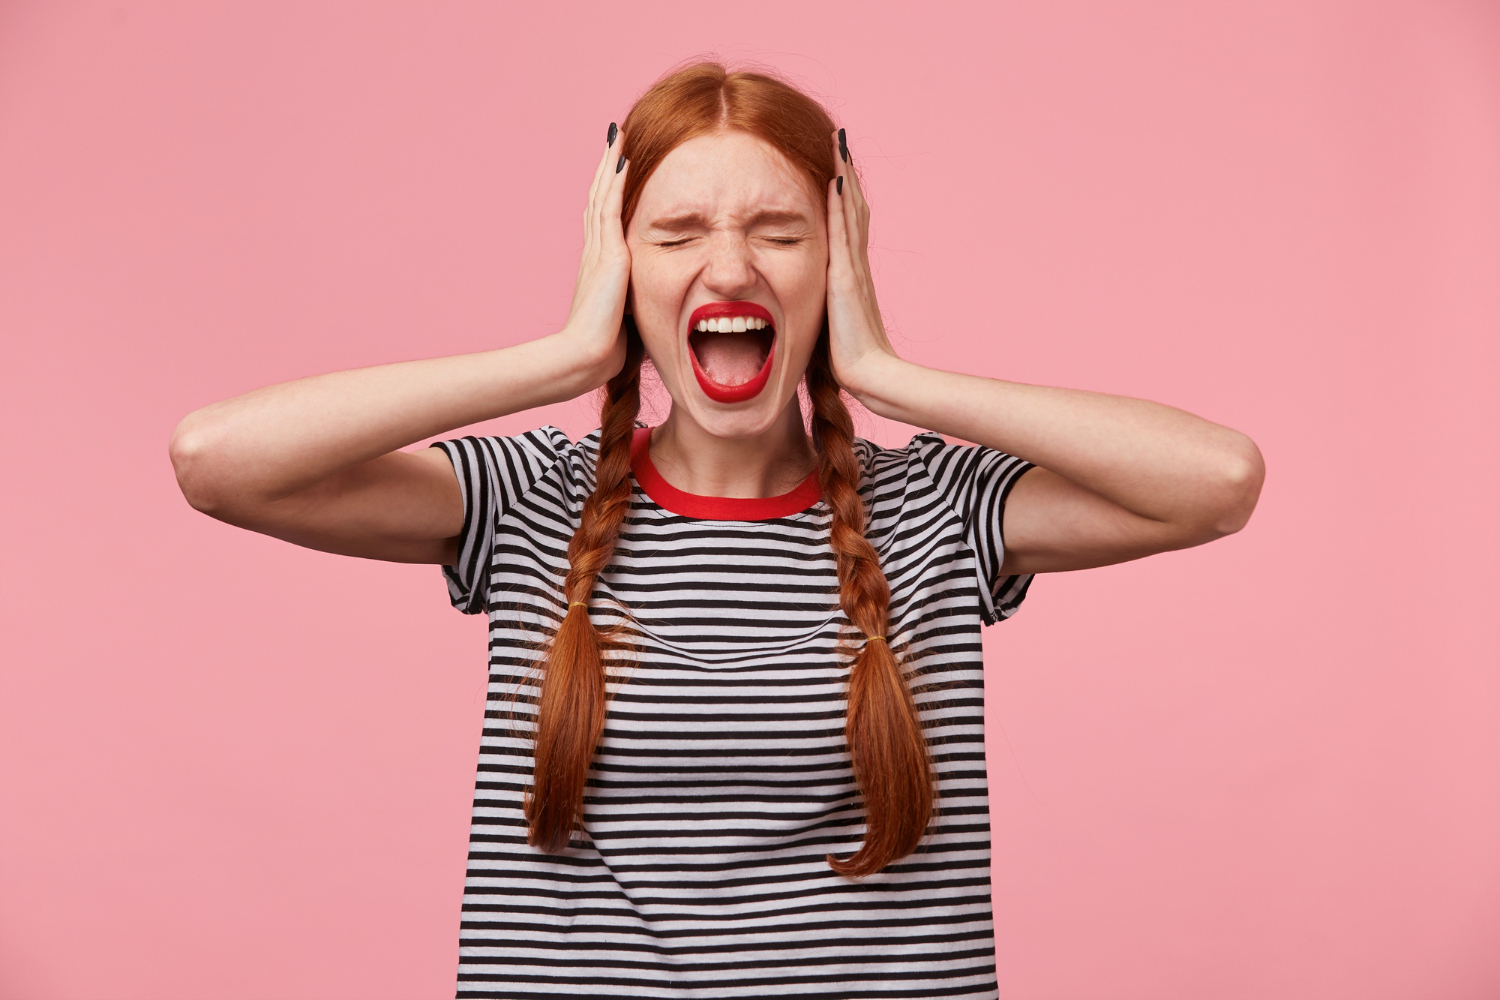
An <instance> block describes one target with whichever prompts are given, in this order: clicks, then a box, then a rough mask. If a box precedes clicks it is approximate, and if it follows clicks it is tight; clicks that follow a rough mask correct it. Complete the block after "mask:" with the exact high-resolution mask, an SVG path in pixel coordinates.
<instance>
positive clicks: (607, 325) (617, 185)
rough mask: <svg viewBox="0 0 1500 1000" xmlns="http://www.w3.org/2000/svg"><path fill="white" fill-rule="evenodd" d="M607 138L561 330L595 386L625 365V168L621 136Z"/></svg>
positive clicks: (591, 190) (627, 266)
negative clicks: (592, 371) (591, 371)
mask: <svg viewBox="0 0 1500 1000" xmlns="http://www.w3.org/2000/svg"><path fill="white" fill-rule="evenodd" d="M609 134H610V136H611V137H612V139H611V140H610V141H609V142H608V143H607V144H606V146H605V149H604V156H603V158H601V159H600V161H599V166H598V167H597V168H596V169H595V170H594V183H593V184H592V185H591V186H590V187H589V200H588V206H587V207H586V208H585V209H584V210H583V254H582V257H581V258H580V259H579V262H578V281H577V283H576V284H575V285H574V287H573V304H572V306H571V307H570V308H569V310H568V322H567V324H566V325H565V326H564V327H563V329H562V331H561V336H562V339H563V340H564V341H565V342H568V343H572V344H575V345H576V349H577V351H578V352H579V356H580V357H585V358H594V359H596V363H597V364H598V366H599V371H600V372H601V373H602V378H601V379H600V384H601V385H602V384H603V383H604V382H607V381H608V380H609V379H611V378H613V377H614V376H615V375H616V374H617V373H618V372H619V371H620V369H621V367H623V366H624V364H625V325H624V319H625V295H626V292H627V291H628V290H629V288H630V249H629V248H628V247H627V246H626V245H625V229H624V225H623V224H622V222H621V219H620V210H621V206H622V205H623V204H624V201H625V175H626V172H627V171H628V170H629V169H630V163H629V161H627V160H626V159H625V158H624V156H623V155H621V153H620V152H619V151H620V149H622V148H623V147H624V145H625V143H624V133H617V131H616V127H615V125H614V124H613V123H611V124H610V131H609Z"/></svg>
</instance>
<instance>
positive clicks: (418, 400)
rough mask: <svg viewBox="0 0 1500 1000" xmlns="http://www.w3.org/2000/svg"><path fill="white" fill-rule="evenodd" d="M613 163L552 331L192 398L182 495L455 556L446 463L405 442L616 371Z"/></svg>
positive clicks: (457, 504)
mask: <svg viewBox="0 0 1500 1000" xmlns="http://www.w3.org/2000/svg"><path fill="white" fill-rule="evenodd" d="M614 167H615V163H614V155H613V150H611V149H606V150H605V154H604V158H603V159H602V160H601V161H600V164H599V167H598V168H597V169H596V171H595V175H594V184H593V187H592V188H591V189H590V191H589V202H588V208H587V209H586V210H585V213H584V249H583V257H582V260H581V261H580V264H579V276H578V284H577V286H576V289H575V291H574V296H573V307H572V311H571V314H570V315H569V317H568V323H567V325H566V326H565V327H564V329H563V330H562V331H561V332H559V333H556V334H552V335H551V336H548V337H543V338H541V339H539V340H534V341H530V342H528V343H524V344H518V345H516V346H514V347H507V348H502V349H499V350H494V351H483V352H480V353H477V354H466V355H458V356H455V357H446V358H432V359H428V360H423V361H407V362H402V363H399V364H391V365H380V366H377V367H373V368H361V369H357V370H354V371H343V372H334V373H332V374H328V375H318V376H314V377H312V378H305V379H300V380H298V381H295V382H286V383H282V384H280V385H273V386H267V387H266V388H263V389H256V390H255V391H253V392H249V393H246V394H245V395H242V396H236V397H235V398H233V399H228V400H225V401H223V402H219V403H213V404H211V405H209V406H206V407H204V408H203V409H201V410H196V411H194V412H193V413H190V414H188V416H187V417H186V418H184V419H183V421H182V422H181V423H180V424H179V425H178V426H177V430H176V432H175V433H174V434H173V435H172V442H171V447H170V454H171V458H172V466H173V468H174V469H175V470H176V473H177V482H178V484H179V485H180V486H181V488H182V492H183V495H184V496H185V497H186V498H187V500H188V502H189V503H191V504H192V505H193V506H194V507H195V508H197V509H198V510H201V511H203V512H204V513H206V514H209V515H211V516H213V517H216V518H218V519H219V520H221V521H226V522H228V523H230V524H234V525H238V526H240V527H243V528H249V529H250V530H252V531H259V532H262V533H264V534H267V535H274V536H275V537H277V538H283V539H286V540H287V541H290V542H295V543H297V544H298V545H305V546H308V547H309V548H315V549H322V550H324V551H328V552H338V553H342V554H345V555H354V556H364V557H366V558H371V559H388V560H392V561H395V562H426V563H439V564H445V565H451V564H452V563H453V561H454V560H455V559H456V558H457V543H456V536H457V535H458V533H459V531H460V530H461V529H462V526H463V497H462V495H461V494H460V492H459V486H458V480H457V478H456V477H455V476H454V473H453V468H452V466H451V465H450V464H449V462H448V459H447V457H446V456H445V455H444V454H443V453H442V452H441V451H438V450H436V449H423V450H421V451H418V452H416V453H412V452H405V451H401V450H399V449H401V448H405V447H407V446H409V445H411V444H412V443H414V442H416V441H420V440H422V439H423V438H427V437H432V436H434V435H437V434H442V433H444V432H446V431H449V430H452V429H454V428H456V427H463V426H466V425H468V424H472V423H477V422H479V421H481V420H489V419H493V418H495V417H500V416H504V415H506V414H509V413H516V412H519V411H521V410H526V409H530V408H532V407H536V406H542V405H544V404H547V403H553V402H559V401H562V400H566V399H572V398H573V397H575V396H578V395H581V394H583V393H585V392H588V391H589V390H591V389H593V388H595V387H597V386H599V385H602V384H603V383H604V382H605V381H606V380H607V379H609V378H610V377H611V376H612V375H614V374H615V373H616V372H618V371H619V369H620V366H621V365H622V364H623V362H624V357H625V342H624V334H623V331H622V327H621V319H622V315H623V310H624V302H625V290H626V287H627V285H628V282H629V278H630V257H629V251H628V249H627V248H626V246H625V240H624V235H623V233H622V232H620V222H619V215H620V200H621V191H622V190H623V183H622V180H623V177H624V174H623V173H621V172H619V171H617V170H615V169H614ZM611 212H612V213H613V215H611V214H610V213H611Z"/></svg>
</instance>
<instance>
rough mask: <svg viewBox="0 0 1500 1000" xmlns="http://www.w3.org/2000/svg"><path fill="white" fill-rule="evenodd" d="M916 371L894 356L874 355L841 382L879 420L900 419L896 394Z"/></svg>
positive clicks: (882, 352)
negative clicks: (912, 370)
mask: <svg viewBox="0 0 1500 1000" xmlns="http://www.w3.org/2000/svg"><path fill="white" fill-rule="evenodd" d="M914 367H916V366H915V365H913V364H912V363H911V362H909V361H903V360H902V359H901V358H899V357H897V356H896V355H894V354H888V353H886V352H885V351H871V352H870V353H869V354H867V355H865V357H864V358H862V359H860V363H859V365H858V366H857V367H855V368H853V369H851V370H850V371H849V372H848V374H847V376H846V377H847V381H845V380H843V379H841V380H840V385H841V386H843V388H844V390H845V391H846V392H848V393H849V395H851V396H853V397H854V398H855V399H857V400H859V403H860V405H861V406H863V407H864V408H865V409H867V410H869V411H870V412H871V413H873V414H875V415H876V416H880V417H886V418H890V419H900V417H899V416H898V414H897V412H896V411H897V410H898V409H899V403H900V401H899V399H898V396H897V390H898V389H899V388H900V386H901V385H902V384H903V379H905V378H908V377H909V376H910V369H912V368H914Z"/></svg>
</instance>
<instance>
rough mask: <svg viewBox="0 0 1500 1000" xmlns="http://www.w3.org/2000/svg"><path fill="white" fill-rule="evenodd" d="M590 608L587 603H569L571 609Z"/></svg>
mask: <svg viewBox="0 0 1500 1000" xmlns="http://www.w3.org/2000/svg"><path fill="white" fill-rule="evenodd" d="M588 606H589V605H588V602H587V601H569V602H568V607H570V608H586V607H588Z"/></svg>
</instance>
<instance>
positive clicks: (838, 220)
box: [828, 177, 853, 274]
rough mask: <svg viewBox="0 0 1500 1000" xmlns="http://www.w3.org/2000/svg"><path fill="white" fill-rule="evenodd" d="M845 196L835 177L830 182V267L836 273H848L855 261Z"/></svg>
mask: <svg viewBox="0 0 1500 1000" xmlns="http://www.w3.org/2000/svg"><path fill="white" fill-rule="evenodd" d="M844 198H845V195H843V194H840V193H839V190H838V178H837V177H835V178H834V179H833V180H831V181H829V182H828V267H829V270H830V271H832V272H833V273H835V274H845V273H847V271H848V269H849V268H850V267H851V266H852V263H853V257H852V256H851V253H850V251H851V247H850V245H849V227H848V215H847V214H846V213H845V211H844Z"/></svg>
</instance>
